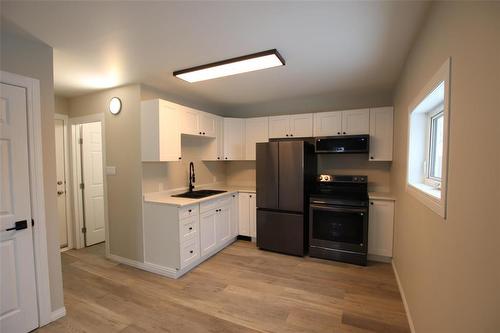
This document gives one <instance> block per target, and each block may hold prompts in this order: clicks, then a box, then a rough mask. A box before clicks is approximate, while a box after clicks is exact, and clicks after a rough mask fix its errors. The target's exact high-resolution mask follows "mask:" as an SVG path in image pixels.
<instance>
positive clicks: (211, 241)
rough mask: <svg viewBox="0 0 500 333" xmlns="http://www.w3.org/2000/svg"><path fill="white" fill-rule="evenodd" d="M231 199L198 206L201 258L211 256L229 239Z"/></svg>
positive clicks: (227, 197)
mask: <svg viewBox="0 0 500 333" xmlns="http://www.w3.org/2000/svg"><path fill="white" fill-rule="evenodd" d="M231 203H232V197H229V196H226V197H223V198H220V199H214V200H210V201H206V202H203V203H201V204H200V247H201V256H202V257H204V256H207V255H209V254H211V253H212V252H213V251H214V249H216V248H218V247H220V246H221V245H223V244H224V243H225V242H227V241H229V240H230V238H231Z"/></svg>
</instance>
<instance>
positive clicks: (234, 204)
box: [231, 193, 239, 237]
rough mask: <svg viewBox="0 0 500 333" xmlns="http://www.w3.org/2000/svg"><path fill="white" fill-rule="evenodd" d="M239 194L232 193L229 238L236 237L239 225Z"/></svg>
mask: <svg viewBox="0 0 500 333" xmlns="http://www.w3.org/2000/svg"><path fill="white" fill-rule="evenodd" d="M238 206H239V193H234V194H233V195H232V197H231V236H232V237H236V236H238V232H239V231H238V229H239V228H238V227H239V226H238V223H239V216H238V212H239V207H238Z"/></svg>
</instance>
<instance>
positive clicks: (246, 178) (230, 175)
mask: <svg viewBox="0 0 500 333" xmlns="http://www.w3.org/2000/svg"><path fill="white" fill-rule="evenodd" d="M226 163H227V165H226V182H227V184H228V185H233V186H251V187H253V186H255V161H231V162H226Z"/></svg>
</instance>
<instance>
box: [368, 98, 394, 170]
mask: <svg viewBox="0 0 500 333" xmlns="http://www.w3.org/2000/svg"><path fill="white" fill-rule="evenodd" d="M393 131H394V130H393V109H392V107H383V108H374V109H370V161H392V144H393Z"/></svg>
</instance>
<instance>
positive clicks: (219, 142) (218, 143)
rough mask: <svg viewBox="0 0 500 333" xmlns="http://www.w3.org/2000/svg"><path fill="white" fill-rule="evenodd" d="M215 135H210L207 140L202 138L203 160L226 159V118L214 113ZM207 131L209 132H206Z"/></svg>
mask: <svg viewBox="0 0 500 333" xmlns="http://www.w3.org/2000/svg"><path fill="white" fill-rule="evenodd" d="M212 118H213V122H214V124H215V125H214V126H215V135H214V136H213V139H212V135H210V136H209V137H208V138H207V140H200V141H201V142H200V145H201V147H202V160H204V161H219V160H223V159H224V118H222V117H219V116H215V115H212ZM205 133H207V132H205Z"/></svg>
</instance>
